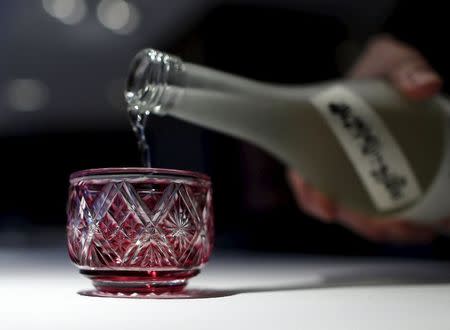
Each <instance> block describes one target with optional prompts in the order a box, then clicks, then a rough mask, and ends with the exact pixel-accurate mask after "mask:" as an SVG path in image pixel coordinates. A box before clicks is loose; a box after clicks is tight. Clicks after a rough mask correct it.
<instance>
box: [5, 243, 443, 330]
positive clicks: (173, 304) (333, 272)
mask: <svg viewBox="0 0 450 330" xmlns="http://www.w3.org/2000/svg"><path fill="white" fill-rule="evenodd" d="M449 283H450V263H439V262H426V261H411V260H410V261H407V260H392V259H391V260H386V259H384V260H383V259H362V258H359V259H358V258H313V257H304V256H298V257H296V256H289V257H288V256H275V255H241V256H239V255H234V256H233V255H228V256H221V257H219V256H216V257H213V259H212V261H211V262H210V263H209V264H208V265H207V267H206V268H205V269H204V270H203V272H202V273H201V274H200V275H199V276H198V277H196V278H195V279H193V280H191V282H190V285H189V287H190V288H192V289H198V290H200V291H201V290H210V291H209V292H215V293H216V295H217V296H218V297H215V298H203V299H118V298H94V297H86V296H81V295H79V294H77V291H79V290H82V289H89V288H90V282H89V281H88V280H87V279H85V278H83V277H82V276H81V275H79V274H78V272H77V271H76V269H75V267H74V266H73V265H71V264H70V263H69V262H68V260H67V257H66V256H65V254H64V251H59V252H53V251H45V250H44V251H33V252H31V251H26V250H21V251H18V250H4V249H3V250H0V329H2V330H9V329H61V330H63V329H108V330H113V329H180V330H181V329H182V330H187V329H226V330H230V329H302V330H303V329H304V330H309V329H345V330H349V329H377V330H380V329H408V330H412V329H450V284H449ZM205 292H207V291H205Z"/></svg>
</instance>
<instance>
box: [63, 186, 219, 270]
mask: <svg viewBox="0 0 450 330" xmlns="http://www.w3.org/2000/svg"><path fill="white" fill-rule="evenodd" d="M211 208H212V205H211V190H210V186H209V185H204V184H203V185H200V184H198V185H197V184H192V183H190V184H187V183H177V182H176V181H174V180H169V179H159V180H157V181H155V180H153V179H152V178H145V179H144V180H139V181H136V182H134V181H133V180H128V179H123V180H107V179H103V180H89V179H88V180H80V181H78V182H76V183H74V184H72V185H71V187H70V190H69V202H68V226H67V239H68V247H69V255H70V257H71V259H72V260H73V262H74V263H76V264H77V265H79V266H81V267H87V268H108V269H119V268H120V269H130V270H133V269H149V268H153V269H162V268H165V269H166V268H173V269H178V268H192V267H197V266H201V265H202V264H204V263H205V262H206V261H207V259H208V257H209V255H210V253H211V247H212V246H211V245H212V230H213V228H212V212H211Z"/></svg>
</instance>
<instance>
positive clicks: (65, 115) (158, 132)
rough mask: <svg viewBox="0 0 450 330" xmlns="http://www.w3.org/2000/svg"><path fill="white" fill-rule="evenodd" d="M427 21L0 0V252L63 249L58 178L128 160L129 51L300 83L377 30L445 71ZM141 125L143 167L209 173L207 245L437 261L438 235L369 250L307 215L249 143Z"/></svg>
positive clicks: (442, 253) (221, 5)
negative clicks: (147, 160)
mask: <svg viewBox="0 0 450 330" xmlns="http://www.w3.org/2000/svg"><path fill="white" fill-rule="evenodd" d="M405 3H406V2H405ZM72 5H73V6H72ZM71 6H72V7H71ZM427 8H434V7H433V6H431V5H428V6H427ZM439 15H441V16H442V15H443V14H440V13H439V10H437V9H436V8H434V9H432V10H431V11H430V10H429V11H426V12H423V8H422V5H418V4H417V3H415V2H408V4H407V5H405V4H401V5H398V4H397V3H396V2H395V1H391V0H383V1H377V2H371V3H367V2H363V1H356V0H354V1H353V0H352V1H351V0H341V1H327V0H320V1H318V0H316V1H313V0H298V1H294V0H291V1H287V0H284V1H268V0H267V1H206V0H205V1H200V0H198V1H195V0H190V1H189V0H177V1H143V0H142V1H127V2H124V1H121V0H109V1H107V0H103V1H82V0H73V1H68V0H66V1H65V5H61V1H58V0H54V1H32V2H31V1H25V0H6V1H2V2H1V3H0V31H1V32H0V44H1V45H2V47H1V52H0V152H1V153H0V155H1V157H0V159H1V162H0V166H1V167H0V169H1V174H2V178H1V181H0V183H1V189H0V248H1V247H9V246H14V247H25V248H33V247H40V246H62V245H63V244H64V240H65V237H64V228H65V221H66V219H65V203H66V198H67V187H68V176H69V174H70V173H71V172H73V171H75V170H80V169H86V168H96V167H115V166H139V165H140V163H139V154H138V152H137V146H136V142H135V139H134V136H133V134H132V132H131V128H130V125H129V124H128V119H127V116H126V111H125V106H124V104H123V100H122V94H123V87H124V81H125V78H126V73H127V69H128V63H129V61H130V60H131V58H132V56H133V55H134V54H135V53H136V52H137V51H138V50H140V49H142V48H144V47H153V48H158V49H162V50H166V51H169V52H172V53H175V54H178V55H180V56H181V57H182V58H183V59H184V60H186V61H192V62H196V63H201V64H204V65H207V66H211V67H215V68H218V69H221V70H225V71H229V72H234V73H237V74H239V75H243V76H247V77H251V78H254V79H260V80H265V81H270V82H278V83H286V84H301V83H309V82H315V81H321V80H327V79H332V78H336V77H341V76H343V75H344V74H345V71H346V70H347V69H348V68H349V66H350V65H351V63H352V61H353V60H354V59H355V58H356V56H357V55H358V53H359V52H360V50H361V49H362V47H363V46H364V43H365V42H366V40H367V38H368V37H370V36H371V35H373V34H375V33H378V32H380V31H383V30H386V29H387V30H388V31H389V32H392V33H394V34H396V35H397V34H398V36H399V37H401V38H403V39H405V40H407V41H409V42H411V43H413V44H415V45H417V46H418V47H422V48H423V52H424V53H425V54H426V55H427V57H428V58H430V61H431V62H432V64H433V65H434V66H435V67H436V68H437V69H438V70H439V71H440V72H441V73H443V75H444V78H445V77H446V75H447V71H446V70H447V67H446V61H445V59H446V58H448V57H445V56H444V55H445V54H447V53H448V48H447V47H448V46H447V44H445V43H439V42H438V41H437V40H436V35H435V34H433V33H434V32H435V31H436V29H442V30H443V29H444V27H441V26H437V27H436V24H437V23H436V22H439V24H441V23H442V21H439V19H437V18H439V17H440V16H439ZM414 17H420V22H419V23H418V21H417V20H414V19H413V18H414ZM425 27H426V28H425ZM424 29H425V32H424V31H423V30H424ZM427 29H428V30H427ZM405 31H406V32H405ZM416 31H419V32H420V33H419V32H416ZM426 31H428V33H427V32H426ZM430 31H431V32H430ZM416 36H418V37H417V38H416ZM424 40H426V42H424ZM421 50H422V49H421ZM150 128H151V130H150V131H149V132H148V135H149V136H150V138H151V146H152V156H153V165H154V166H155V167H169V168H181V169H190V170H196V171H201V172H206V173H208V174H209V175H211V176H212V180H213V184H214V192H215V195H214V199H215V213H216V236H217V243H216V246H217V248H218V249H246V250H259V251H276V252H303V253H320V254H343V255H391V256H392V255H393V256H396V255H399V256H410V257H423V258H448V257H449V249H448V240H447V239H446V238H444V237H440V238H438V239H437V240H436V241H435V242H433V243H432V244H430V245H426V246H408V247H401V246H393V245H383V244H375V243H371V242H367V241H365V240H364V239H362V238H360V237H358V236H356V235H354V234H352V233H351V232H349V231H348V230H346V229H344V228H341V227H340V226H338V225H325V224H322V223H320V222H318V221H316V220H314V219H311V218H309V217H308V216H306V215H304V214H303V213H302V212H301V211H300V210H298V209H297V207H296V206H295V203H294V201H293V199H292V196H291V194H290V191H289V189H288V187H287V184H286V181H285V176H284V168H283V166H282V165H281V164H279V163H278V162H276V161H275V160H273V159H272V158H270V157H269V156H267V155H266V154H265V153H264V152H262V151H260V150H259V149H257V148H255V147H253V146H250V145H247V144H245V143H243V142H240V141H237V140H234V139H231V138H228V137H225V136H222V135H219V134H216V133H212V132H209V131H205V130H203V129H200V128H198V127H193V126H191V125H188V124H185V123H182V122H178V121H176V120H173V119H170V118H157V117H155V118H151V123H150ZM302 143H313V141H302Z"/></svg>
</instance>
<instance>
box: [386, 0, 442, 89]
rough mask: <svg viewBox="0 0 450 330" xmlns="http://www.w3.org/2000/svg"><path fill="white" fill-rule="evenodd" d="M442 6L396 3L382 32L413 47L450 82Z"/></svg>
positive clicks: (434, 2) (407, 1) (432, 2)
mask: <svg viewBox="0 0 450 330" xmlns="http://www.w3.org/2000/svg"><path fill="white" fill-rule="evenodd" d="M446 4H447V3H446V1H437V0H427V1H423V0H422V1H417V0H400V1H398V3H397V5H396V6H395V9H394V10H393V11H392V14H391V15H390V16H389V17H388V19H387V21H386V23H385V25H384V29H383V30H384V32H387V33H390V34H392V35H393V36H395V37H396V38H397V39H399V40H402V41H404V42H406V43H408V44H410V45H412V46H414V47H416V48H417V49H418V50H419V51H420V52H421V53H422V54H423V55H424V56H425V58H426V59H427V60H428V61H429V62H430V64H431V65H432V66H433V67H434V68H435V70H436V71H438V72H439V73H440V74H441V75H442V76H443V77H444V80H450V51H449V50H450V45H449V40H447V38H448V32H449V30H450V29H449V28H450V20H449V17H448V11H447V10H446V7H447V5H446ZM448 85H449V84H447V85H446V87H449V86H448ZM447 90H448V88H447Z"/></svg>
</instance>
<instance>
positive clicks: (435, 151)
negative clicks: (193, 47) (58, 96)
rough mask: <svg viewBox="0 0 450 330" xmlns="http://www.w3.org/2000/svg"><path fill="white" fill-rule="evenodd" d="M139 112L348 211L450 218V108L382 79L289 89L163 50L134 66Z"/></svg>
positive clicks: (133, 108) (133, 98)
mask: <svg viewBox="0 0 450 330" xmlns="http://www.w3.org/2000/svg"><path fill="white" fill-rule="evenodd" d="M125 98H126V101H127V103H128V110H129V111H130V112H131V113H136V114H156V115H169V116H172V117H175V118H178V119H180V120H184V121H187V122H190V123H193V124H196V125H200V126H203V127H205V128H208V129H212V130H215V131H219V132H222V133H224V134H228V135H231V136H234V137H237V138H241V139H243V140H245V141H248V142H251V143H253V144H255V145H257V146H259V147H261V148H262V149H264V150H266V151H267V152H269V153H270V154H272V155H273V156H275V157H276V158H278V159H279V160H281V161H282V162H284V163H285V164H286V166H288V167H291V168H294V169H295V170H297V171H298V173H299V174H300V175H301V176H302V177H303V178H304V179H305V180H306V181H307V182H309V183H310V184H312V185H314V186H315V187H316V188H317V189H319V190H320V191H322V192H323V193H324V194H326V195H327V196H328V197H330V198H332V199H334V200H336V201H337V202H338V203H341V204H342V205H344V206H346V207H349V208H352V209H356V210H358V211H361V212H364V213H366V214H371V215H376V216H381V217H388V216H389V217H391V216H401V217H403V218H407V219H411V220H412V221H418V222H420V221H421V222H433V221H435V220H439V219H441V218H443V217H445V216H447V215H449V214H450V152H449V151H450V144H449V143H450V131H449V128H450V115H449V111H450V107H449V105H448V101H447V99H446V98H444V97H443V96H436V97H433V98H432V99H429V100H426V101H422V102H416V101H411V100H409V99H407V98H406V97H404V96H403V95H401V94H400V92H398V91H397V90H396V89H395V88H394V87H393V86H391V85H390V84H389V83H388V82H387V81H384V80H382V79H368V80H348V79H346V80H338V81H331V82H324V83H319V84H312V85H302V86H295V87H293V86H280V85H273V84H267V83H262V82H256V81H252V80H249V79H246V78H242V77H238V76H235V75H231V74H227V73H223V72H219V71H216V70H213V69H209V68H206V67H202V66H199V65H195V64H191V63H184V62H183V61H182V60H181V59H179V58H178V57H176V56H172V55H169V54H166V53H163V52H160V51H157V50H154V49H145V50H142V51H140V52H139V53H138V54H137V55H136V57H135V58H134V59H133V61H132V63H131V68H130V73H129V77H128V83H127V88H126V91H125Z"/></svg>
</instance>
